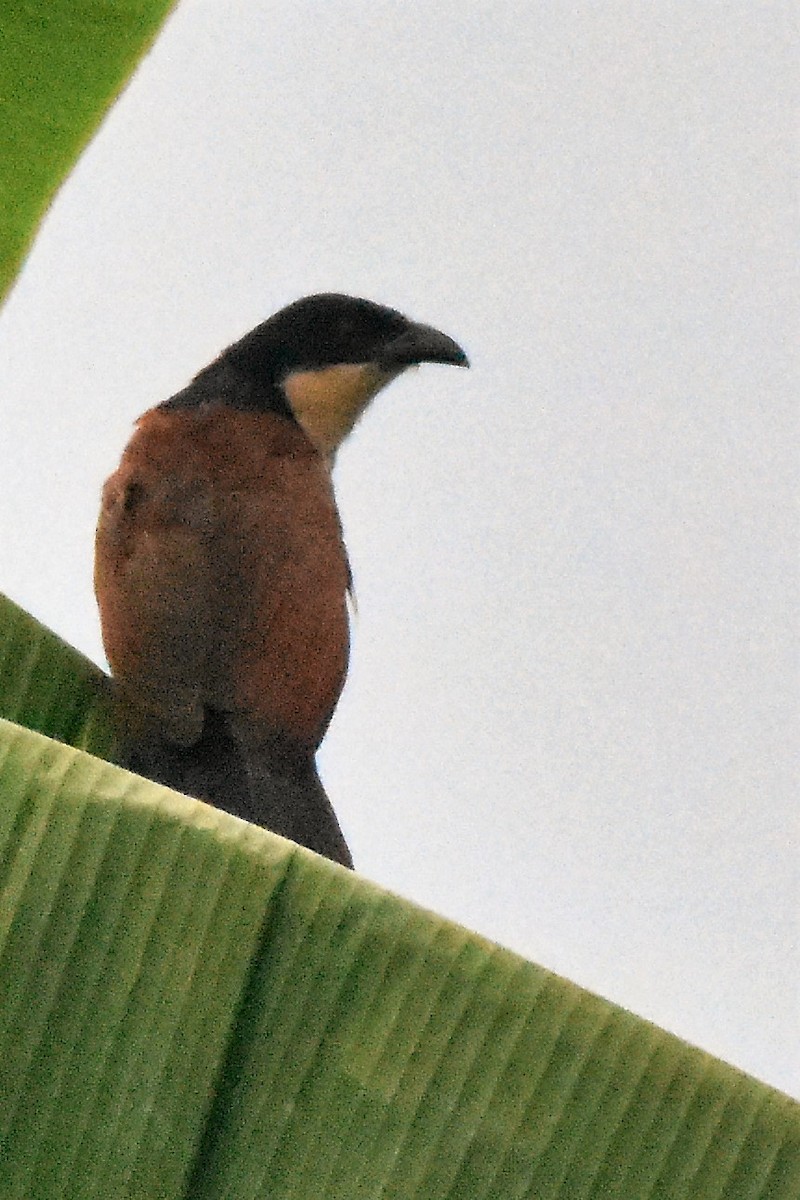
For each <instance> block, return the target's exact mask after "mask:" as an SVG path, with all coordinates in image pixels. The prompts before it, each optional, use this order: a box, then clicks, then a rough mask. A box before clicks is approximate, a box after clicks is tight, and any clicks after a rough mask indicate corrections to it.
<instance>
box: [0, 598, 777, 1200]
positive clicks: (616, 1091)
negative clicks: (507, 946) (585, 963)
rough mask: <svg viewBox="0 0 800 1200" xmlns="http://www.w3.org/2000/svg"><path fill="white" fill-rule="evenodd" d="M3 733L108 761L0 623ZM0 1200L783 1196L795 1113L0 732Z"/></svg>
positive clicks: (15, 624) (387, 901) (270, 854)
mask: <svg viewBox="0 0 800 1200" xmlns="http://www.w3.org/2000/svg"><path fill="white" fill-rule="evenodd" d="M0 712H2V713H3V714H4V716H6V717H8V716H11V717H14V718H17V719H21V718H22V717H23V716H24V717H25V718H26V719H27V720H29V721H30V722H31V723H32V724H34V725H36V727H37V728H38V729H39V730H42V731H43V732H44V733H49V734H52V735H55V736H57V737H59V738H66V739H74V740H75V741H77V742H79V743H80V744H81V745H83V746H91V747H92V748H93V749H96V750H101V751H103V752H105V751H107V750H109V749H110V748H111V749H113V736H112V735H111V733H110V726H109V705H108V697H107V692H106V687H105V683H104V676H103V675H102V673H101V672H99V671H98V670H97V668H96V667H93V666H92V665H91V664H89V663H88V662H87V661H86V660H85V659H83V658H82V656H80V655H78V654H77V653H76V651H74V650H72V649H71V648H70V647H68V646H66V645H65V644H64V643H63V642H61V641H60V640H59V639H57V638H56V637H55V636H54V635H53V634H51V633H49V632H48V631H47V630H44V629H43V628H42V627H41V626H39V625H38V624H37V623H36V622H35V621H33V620H32V618H30V617H29V616H27V614H25V613H23V612H22V611H21V610H19V609H18V608H16V606H14V605H12V604H11V603H10V602H9V601H5V602H4V603H3V604H2V606H0ZM0 896H1V897H2V901H1V902H0V1163H2V1168H1V1169H0V1196H2V1200H17V1198H19V1200H22V1198H23V1197H24V1198H25V1200H61V1198H64V1200H67V1198H69V1200H83V1198H84V1197H87V1198H88V1197H103V1198H104V1200H116V1198H120V1200H123V1198H125V1200H128V1198H131V1197H137V1198H141V1200H144V1198H150V1197H152V1198H154V1200H155V1198H156V1197H158V1198H159V1200H166V1198H168V1197H191V1198H192V1200H221V1198H222V1197H225V1198H227V1200H234V1197H235V1198H236V1200H251V1198H252V1200H256V1198H259V1200H268V1198H269V1200H288V1198H289V1197H291V1198H293V1200H325V1198H330V1200H333V1198H337V1200H339V1198H341V1200H344V1198H345V1197H346V1198H347V1200H356V1198H364V1200H366V1198H367V1197H370V1198H372V1197H378V1196H381V1197H388V1198H391V1200H411V1198H412V1197H413V1198H414V1200H417V1198H418V1200H423V1198H424V1200H444V1198H445V1197H446V1198H448V1200H456V1198H458V1200H479V1198H480V1200H490V1198H491V1200H523V1198H524V1200H534V1198H535V1200H545V1198H553V1200H556V1198H558V1200H578V1198H580V1200H600V1198H601V1197H602V1198H603V1200H608V1198H609V1197H618V1198H619V1200H640V1198H641V1200H645V1198H646V1200H655V1198H658V1200H662V1198H666V1197H670V1200H683V1198H685V1200H711V1198H712V1197H713V1200H745V1198H746V1200H797V1198H798V1196H800V1106H799V1105H797V1104H795V1103H794V1102H793V1101H792V1100H790V1099H789V1098H788V1097H786V1096H783V1095H782V1094H781V1093H779V1092H777V1091H775V1090H773V1089H772V1088H769V1087H767V1086H766V1085H764V1084H762V1083H759V1082H757V1081H756V1080H754V1079H751V1078H749V1077H748V1076H746V1075H744V1074H742V1073H741V1072H739V1071H737V1070H735V1069H734V1068H732V1067H730V1066H727V1065H726V1064H724V1063H722V1062H720V1061H718V1060H717V1059H714V1058H712V1057H711V1056H709V1055H707V1054H705V1053H703V1052H702V1051H700V1050H697V1049H695V1048H693V1047H691V1046H688V1045H686V1044H685V1043H684V1042H682V1041H680V1040H679V1039H677V1038H675V1037H673V1036H672V1035H671V1034H668V1033H666V1032H664V1031H662V1030H659V1029H657V1028H655V1027H654V1026H653V1025H650V1024H648V1023H647V1022H645V1021H642V1020H641V1019H639V1018H637V1017H635V1016H633V1015H632V1014H630V1013H628V1012H625V1011H624V1010H623V1009H620V1008H618V1007H617V1006H615V1005H613V1004H610V1003H608V1002H607V1001H605V1000H602V999H600V998H598V997H596V996H594V995H591V994H590V993H588V992H586V991H584V990H582V989H581V988H579V987H577V986H576V985H574V984H572V983H569V982H567V981H566V980H564V979H561V978H559V977H558V976H556V975H553V974H551V973H550V972H548V971H545V970H543V969H542V968H540V967H537V966H535V965H533V964H531V963H527V962H525V961H524V960H522V959H520V958H518V957H517V956H516V955H513V954H511V953H510V952H508V951H506V950H503V949H501V948H499V947H498V946H495V945H493V944H491V943H489V942H487V941H485V940H484V939H482V938H480V937H478V936H477V935H475V934H473V933H470V932H468V931H467V930H465V929H461V928H459V927H458V926H456V925H454V924H452V923H450V922H448V921H445V920H443V919H442V918H440V917H437V916H435V915H434V914H432V913H428V912H424V911H422V910H421V909H418V908H416V907H415V906H414V905H412V904H409V903H408V902H406V901H402V900H399V899H397V898H396V897H394V896H391V895H389V894H387V893H386V892H384V891H382V890H381V889H379V888H377V887H375V886H374V885H372V884H370V883H368V882H367V881H365V880H363V879H360V878H359V877H358V876H357V875H354V874H352V873H350V872H348V871H345V870H343V869H342V868H340V867H337V866H335V865H334V864H332V863H329V862H327V861H326V860H324V859H320V858H317V857H316V856H315V855H313V854H311V853H309V852H308V851H305V850H302V849H300V848H299V847H295V846H293V845H292V844H291V843H289V842H286V841H284V840H283V839H281V838H278V837H276V836H274V835H272V834H269V833H267V832H265V831H263V830H259V829H256V828H254V827H252V826H250V825H247V824H246V823H245V822H242V821H238V820H237V819H236V818H234V817H230V816H228V815H227V814H224V813H218V812H216V811H215V810H213V809H211V808H209V807H208V806H207V805H205V804H202V803H200V802H199V801H194V800H191V799H189V798H187V797H182V796H178V795H177V794H176V793H173V792H170V791H169V790H167V789H165V788H160V787H156V786H154V785H152V784H150V783H147V782H146V781H144V780H142V779H139V778H138V777H137V776H135V775H131V774H129V773H128V772H126V771H123V770H121V769H119V768H118V767H115V766H113V765H110V764H108V763H106V762H103V761H101V760H100V759H99V758H96V757H93V756H92V755H90V754H87V753H85V752H84V751H82V750H79V749H72V748H70V747H67V746H65V745H60V744H59V743H58V742H56V741H53V740H50V738H48V737H45V736H42V734H41V733H36V732H32V731H30V730H28V729H25V728H22V727H21V726H20V725H16V724H12V723H10V722H8V721H5V720H4V721H1V722H0Z"/></svg>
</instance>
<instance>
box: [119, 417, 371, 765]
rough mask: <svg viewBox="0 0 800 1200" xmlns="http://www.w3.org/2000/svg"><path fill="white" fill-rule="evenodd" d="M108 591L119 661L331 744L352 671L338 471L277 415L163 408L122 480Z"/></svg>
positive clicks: (139, 675)
mask: <svg viewBox="0 0 800 1200" xmlns="http://www.w3.org/2000/svg"><path fill="white" fill-rule="evenodd" d="M97 561H98V598H99V601H100V609H101V618H102V624H103V633H104V641H105V643H106V650H107V653H108V657H109V661H110V662H111V664H112V668H113V670H114V673H115V675H117V676H118V677H119V678H120V679H121V680H122V681H123V682H125V680H126V678H128V679H134V678H135V684H134V687H135V688H136V687H138V688H139V690H140V691H141V690H142V689H144V690H145V691H146V690H147V688H148V686H149V685H148V682H147V678H148V674H149V675H150V677H151V678H152V679H154V680H156V681H157V692H158V695H157V697H155V704H154V705H151V707H153V706H156V707H157V706H158V705H167V706H168V705H169V703H170V697H171V696H180V697H182V700H181V703H182V704H183V705H184V706H185V705H186V704H187V701H186V697H187V696H192V695H194V696H196V698H197V704H198V705H199V706H200V708H201V709H202V708H208V707H213V708H217V709H222V710H225V711H229V712H232V713H234V714H236V716H237V719H238V720H239V722H240V725H241V726H242V728H243V729H244V730H245V733H246V735H247V736H249V737H250V738H251V740H253V741H254V742H255V741H257V740H258V738H259V736H261V735H262V734H263V736H264V737H269V738H273V737H274V736H276V734H277V735H279V736H285V737H286V738H287V739H288V740H290V741H294V742H297V743H298V744H300V745H301V746H306V747H308V748H310V749H314V748H316V746H317V745H318V744H319V742H320V740H321V739H322V736H323V734H324V732H325V729H326V727H327V725H328V722H329V720H330V717H331V715H332V713H333V709H334V707H335V704H336V701H337V699H338V697H339V694H340V691H341V688H342V686H343V683H344V678H345V674H346V670H347V660H348V649H349V629H348V616H347V603H346V593H347V587H348V580H349V571H348V564H347V557H346V553H345V549H344V545H343V542H342V536H341V528H340V523H339V517H338V512H337V509H336V503H335V499H334V495H333V488H332V483H331V478H330V472H329V470H328V469H327V466H326V464H325V462H324V460H323V459H322V457H321V456H320V454H319V453H318V452H317V451H316V449H315V448H314V447H313V446H312V445H311V443H310V442H309V440H308V438H307V437H306V436H305V434H304V433H303V431H302V430H301V429H300V428H299V427H298V426H297V425H295V424H294V423H293V422H291V421H290V420H288V419H286V418H284V417H282V416H280V415H277V414H273V413H253V412H238V411H235V410H232V409H228V410H226V411H220V410H219V409H216V410H209V411H207V412H204V411H203V410H199V411H198V410H180V411H170V410H161V409H153V410H151V412H149V413H146V414H145V415H144V417H142V418H141V420H140V421H139V423H138V426H137V429H136V432H135V433H134V436H133V438H132V439H131V442H130V443H129V445H128V447H127V449H126V451H125V453H124V455H123V459H122V462H121V464H120V467H119V470H118V471H117V472H116V474H115V475H113V476H112V477H111V479H110V480H109V481H108V483H107V485H106V489H105V493H104V506H103V512H102V514H101V520H100V527H99V530H98V557H97Z"/></svg>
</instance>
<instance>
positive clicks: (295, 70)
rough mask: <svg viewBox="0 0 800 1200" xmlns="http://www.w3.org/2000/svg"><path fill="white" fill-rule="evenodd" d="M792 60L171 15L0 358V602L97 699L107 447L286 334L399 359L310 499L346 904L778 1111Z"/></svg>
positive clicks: (452, 13) (793, 848)
mask: <svg viewBox="0 0 800 1200" xmlns="http://www.w3.org/2000/svg"><path fill="white" fill-rule="evenodd" d="M793 22H794V5H791V4H789V3H786V4H781V3H763V4H758V5H753V4H752V3H743V2H737V0H727V2H726V3H721V2H720V3H716V2H715V3H710V2H708V0H700V2H699V3H698V0H685V2H683V3H677V2H672V0H666V2H665V0H661V2H660V3H658V4H640V3H633V2H632V0H605V2H603V3H578V4H576V3H563V2H556V3H551V4H545V5H533V4H530V3H529V2H527V0H526V2H524V3H509V2H503V0H492V3H488V2H487V3H471V2H470V0H466V2H464V3H460V4H454V3H446V4H445V3H442V4H436V3H431V2H430V0H426V2H425V3H422V2H417V0H395V2H391V3H390V2H383V3H382V2H380V0H363V2H356V0H326V2H324V3H323V2H321V0H320V2H317V3H312V2H310V0H292V2H291V3H285V4H278V3H265V2H263V0H262V2H259V0H247V3H244V2H242V3H222V2H221V0H185V2H184V3H183V4H182V5H181V6H180V8H179V10H178V12H177V13H176V15H175V16H174V18H173V19H172V20H171V22H170V23H169V25H168V26H167V28H166V30H165V32H164V34H163V36H162V38H161V39H160V41H159V42H158V43H157V45H156V48H155V49H154V51H153V53H152V54H151V56H150V57H149V59H148V60H147V61H146V62H145V64H144V65H143V67H142V69H141V70H140V72H139V74H138V76H137V78H136V79H135V81H134V82H133V84H132V85H131V87H130V88H129V90H128V91H127V92H126V94H125V95H124V96H123V98H122V100H121V102H120V103H119V105H118V106H117V108H116V109H115V110H114V111H113V112H112V114H111V116H110V117H109V119H108V120H107V121H106V123H105V125H104V127H103V129H102V130H101V132H100V134H99V136H98V137H97V138H96V140H95V141H94V143H93V144H92V145H91V147H90V148H89V150H88V152H87V153H86V155H85V156H84V158H83V160H82V161H81V164H80V166H79V167H78V170H77V171H76V173H75V175H74V177H73V178H72V180H71V182H70V183H69V184H68V186H67V187H66V188H65V189H64V191H63V192H62V194H61V195H60V197H59V199H58V202H57V204H56V206H55V208H54V210H53V212H52V214H51V216H50V218H49V220H48V221H47V223H46V226H45V228H44V229H43V231H42V234H41V237H40V239H39V241H38V243H37V246H36V249H35V251H34V253H33V255H32V257H31V259H30V261H29V264H28V266H27V268H26V270H25V272H24V275H23V277H22V279H21V281H20V283H19V285H18V287H17V289H16V292H15V294H14V295H13V297H12V299H11V301H10V303H9V304H8V306H7V308H6V310H5V312H4V314H3V317H2V322H1V323H0V371H1V372H2V380H3V389H4V401H3V409H4V411H3V432H4V437H3V441H2V446H1V447H0V536H1V537H2V546H3V569H2V576H0V588H2V590H4V591H6V592H7V593H8V594H10V595H11V596H12V597H13V598H14V599H16V600H17V601H19V602H20V603H22V604H24V605H25V606H26V607H28V608H30V609H31V610H32V611H33V612H34V613H35V614H36V615H37V616H38V617H40V618H41V619H42V620H44V621H46V622H47V623H48V624H49V625H50V626H52V627H53V628H54V629H56V630H57V631H58V632H59V633H60V634H62V635H63V636H65V637H66V638H68V639H69V640H70V641H72V642H73V643H75V644H76V645H77V646H79V647H80V648H81V649H82V650H84V651H86V652H88V653H89V654H90V655H92V656H93V657H94V658H96V659H98V660H101V654H102V652H101V648H100V639H99V631H98V622H97V618H96V614H95V607H94V601H93V597H92V590H91V571H92V540H93V529H94V522H95V517H96V512H97V506H98V496H99V490H100V486H101V483H102V480H103V479H104V477H105V476H106V475H107V474H108V473H109V472H110V471H111V470H112V469H113V467H114V466H115V464H116V461H117V459H118V457H119V454H120V452H121V450H122V447H123V444H124V443H125V441H126V439H127V437H128V435H129V432H130V427H131V423H132V421H133V420H134V418H135V417H136V416H137V415H138V414H139V413H140V412H141V411H142V410H143V409H145V408H147V407H149V406H150V405H151V404H153V403H155V402H157V401H158V400H160V399H163V398H164V397H166V396H167V395H168V394H169V393H170V392H171V391H174V390H176V389H177V388H178V387H180V386H181V385H182V384H184V383H185V382H186V381H187V379H188V378H189V377H190V376H191V375H192V374H193V373H194V372H195V371H196V370H198V369H199V368H200V367H201V366H203V365H204V364H205V363H206V362H207V361H208V360H209V359H210V358H211V357H213V356H214V355H215V354H216V353H217V351H218V350H219V349H221V348H222V347H223V346H224V345H225V344H226V343H228V342H229V341H231V340H232V339H233V338H235V337H237V336H238V335H240V334H241V333H243V332H244V331H245V330H247V329H248V328H250V327H251V326H252V325H254V324H256V323H258V322H259V321H261V320H263V319H264V318H265V317H266V316H267V315H269V313H271V312H272V311H274V310H275V309H277V308H279V307H280V306H282V305H283V304H285V303H286V302H288V301H289V300H292V299H294V298H295V297H297V296H298V295H302V294H304V293H307V292H311V291H318V290H325V289H334V290H339V291H349V292H352V293H354V294H361V295H365V296H369V297H371V298H373V299H376V300H379V301H383V302H385V303H389V304H391V305H394V306H395V307H398V308H401V309H404V310H405V311H407V312H408V313H409V314H410V315H412V316H414V317H417V318H419V319H421V320H424V321H429V322H431V323H434V324H438V325H439V326H441V327H442V328H443V329H445V330H447V332H449V333H451V334H452V335H453V336H454V337H456V338H457V339H458V340H459V341H461V342H462V344H464V345H465V347H466V348H467V350H468V351H469V353H470V356H471V358H472V361H473V370H472V371H471V372H470V373H469V374H467V373H463V372H457V371H452V370H445V369H441V368H436V367H428V368H423V369H421V370H420V371H419V372H417V373H415V374H411V375H409V376H408V377H406V378H404V379H403V380H401V381H400V382H398V383H396V384H394V385H393V386H392V387H391V389H390V390H389V391H388V392H387V393H385V394H384V395H382V396H381V397H380V398H379V400H378V401H377V402H376V405H375V407H374V409H373V410H372V411H371V412H370V413H369V414H368V415H367V417H366V418H365V420H364V422H363V424H362V425H361V426H360V427H359V429H358V430H357V431H356V434H355V435H354V436H353V438H352V441H351V442H350V443H349V444H348V445H347V446H346V448H345V450H344V451H343V452H342V455H341V458H340V462H339V465H338V468H337V478H338V490H339V497H340V504H341V509H342V514H343V520H344V525H345V529H346V534H347V540H348V545H349V548H350V551H351V556H352V561H353V568H354V573H355V579H356V588H357V594H358V605H359V613H358V617H357V619H356V622H355V628H354V648H353V660H352V668H351V676H350V682H349V684H348V688H347V691H346V693H345V697H344V699H343V701H342V703H341V706H340V710H339V713H338V715H337V718H336V720H335V722H334V725H333V727H332V729H331V732H330V735H329V737H328V740H327V742H326V744H325V747H324V750H323V754H322V770H323V775H324V778H325V781H326V784H327V786H328V789H329V791H330V793H331V796H332V798H333V799H334V802H335V804H336V807H337V810H338V812H339V814H340V817H341V820H342V823H343V825H344V827H345V830H346V832H347V834H348V836H349V839H350V842H351V845H352V849H353V852H354V855H355V858H356V862H357V865H358V867H359V868H360V870H362V871H363V872H364V874H366V875H368V876H370V877H371V878H373V879H375V880H377V881H379V882H381V883H383V884H385V885H387V886H388V887H390V888H392V889H394V890H396V891H398V892H400V893H402V894H403V895H405V896H408V897H411V898H412V899H415V900H417V901H419V902H420V903H422V904H424V905H426V906H429V907H432V908H435V909H437V910H439V911H441V912H443V913H445V914H447V915H448V916H451V917H453V918H454V919H456V920H458V921H461V922H463V923H464V924H466V925H468V926H471V927H472V928H475V929H478V930H480V931H481V932H482V933H484V934H486V935H488V936H489V937H492V938H495V939H496V940H498V941H500V942H502V943H504V944H506V945H508V946H511V947H512V948H514V949H516V950H519V951H520V952H522V953H523V954H525V955H527V956H528V957H531V958H533V959H536V960H538V961H540V962H542V963H544V964H545V965H547V966H549V967H552V968H554V969H555V970H558V971H560V972H562V973H564V974H566V975H569V976H570V977H572V978H574V979H575V980H577V981H578V982H580V983H582V984H584V985H585V986H587V987H590V988H592V989H593V990H595V991H598V992H600V993H602V994H603V995H606V996H608V997H610V998H611V999H614V1000H616V1001H618V1002H620V1003H622V1004H624V1005H626V1006H627V1007H629V1008H632V1009H634V1010H635V1011H636V1012H639V1013H641V1014H643V1015H644V1016H647V1017H649V1018H651V1019H653V1020H654V1021H657V1022H658V1023H659V1024H662V1025H665V1026H666V1027H668V1028H670V1029H673V1030H674V1031H675V1032H677V1033H679V1034H681V1035H682V1036H684V1037H686V1038H688V1039H689V1040H691V1041H693V1042H696V1043H699V1044H700V1045H702V1046H704V1047H705V1048H707V1049H709V1050H711V1051H712V1052H713V1053H716V1054H719V1055H721V1056H722V1057H724V1058H727V1059H729V1060H730V1061H733V1062H735V1063H737V1064H739V1065H740V1066H742V1067H744V1068H745V1069H747V1070H749V1071H752V1072H754V1073H755V1074H757V1075H759V1076H761V1077H762V1078H764V1079H767V1080H769V1081H770V1082H773V1083H775V1084H776V1085H778V1086H779V1087H783V1088H784V1089H786V1090H790V1091H793V1092H795V1093H798V1094H800V1040H799V1039H798V1033H800V1017H799V1013H798V990H797V979H798V976H800V948H799V946H798V937H797V933H798V926H797V913H798V899H799V898H800V896H799V893H800V888H799V887H798V872H797V853H798V840H799V839H798V824H797V816H796V796H795V789H796V782H795V780H796V777H795V775H794V771H793V761H792V754H791V751H792V746H793V744H796V740H797V721H796V715H797V703H796V702H797V686H796V679H795V676H794V674H793V670H792V667H791V664H790V642H791V626H792V617H793V605H794V584H795V576H794V551H795V547H796V531H795V529H794V509H793V496H792V477H793V474H794V470H795V463H794V449H793V441H794V435H795V427H794V417H793V409H794V405H795V400H794V398H793V396H792V395H791V394H790V386H789V385H790V377H791V369H790V358H789V345H790V343H791V341H792V340H793V337H794V333H795V330H794V319H793V316H794V315H796V310H795V312H794V314H793V304H792V284H793V269H792V262H793V258H794V254H795V240H796V233H797V230H796V222H795V220H794V219H793V214H792V209H791V187H792V175H793V168H794V164H793V160H792V156H791V145H792V125H793V122H794V114H793V104H794V97H793V95H792V93H793V82H794V81H793V79H792V76H793V72H794V59H795V55H796V49H797V48H796V44H794V29H793Z"/></svg>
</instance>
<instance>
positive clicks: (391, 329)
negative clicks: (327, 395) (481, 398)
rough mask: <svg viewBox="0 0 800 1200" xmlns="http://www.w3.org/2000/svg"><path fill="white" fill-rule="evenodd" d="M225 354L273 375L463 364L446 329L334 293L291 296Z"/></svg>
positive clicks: (282, 376)
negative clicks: (352, 366) (343, 367)
mask: <svg viewBox="0 0 800 1200" xmlns="http://www.w3.org/2000/svg"><path fill="white" fill-rule="evenodd" d="M225 357H226V358H228V359H229V360H230V361H231V362H235V363H237V364H239V365H241V366H243V367H245V368H246V369H248V370H255V371H264V372H268V373H269V374H271V375H272V376H273V377H275V378H277V379H281V378H284V377H285V376H286V375H287V374H290V373H294V372H296V371H314V370H320V369H324V368H326V367H333V366H337V365H339V364H340V363H375V364H376V365H377V366H380V367H383V368H384V369H387V370H390V369H392V368H394V367H399V368H400V369H402V368H404V367H409V366H412V365H413V364H415V363H422V362H442V363H453V364H455V365H456V366H467V365H468V363H467V356H466V354H465V353H464V351H463V350H462V349H461V347H460V346H458V345H457V344H456V343H455V342H454V341H453V339H452V338H450V337H448V336H447V334H444V333H440V332H439V330H437V329H433V328H432V327H431V326H430V325H420V324H418V323H417V322H415V321H410V320H409V319H408V317H404V316H403V314H402V313H399V312H397V311H396V310H395V309H393V308H385V307H384V306H383V305H382V304H374V303H373V302H372V301H371V300H360V299H357V298H356V297H354V296H342V295H339V294H338V293H336V292H325V293H322V294H320V295H317V296H305V297H304V298H303V299H302V300H295V302H294V304H289V305H287V307H286V308H282V309H281V310H280V312H277V313H275V315H274V316H272V317H270V318H269V320H267V321H265V322H264V323H263V325H259V326H258V327H257V328H256V329H254V330H253V331H252V332H251V333H248V334H246V336H245V337H243V338H242V339H241V341H239V342H236V343H235V344H234V345H233V346H231V347H230V349H229V350H227V351H226V353H225Z"/></svg>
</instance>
